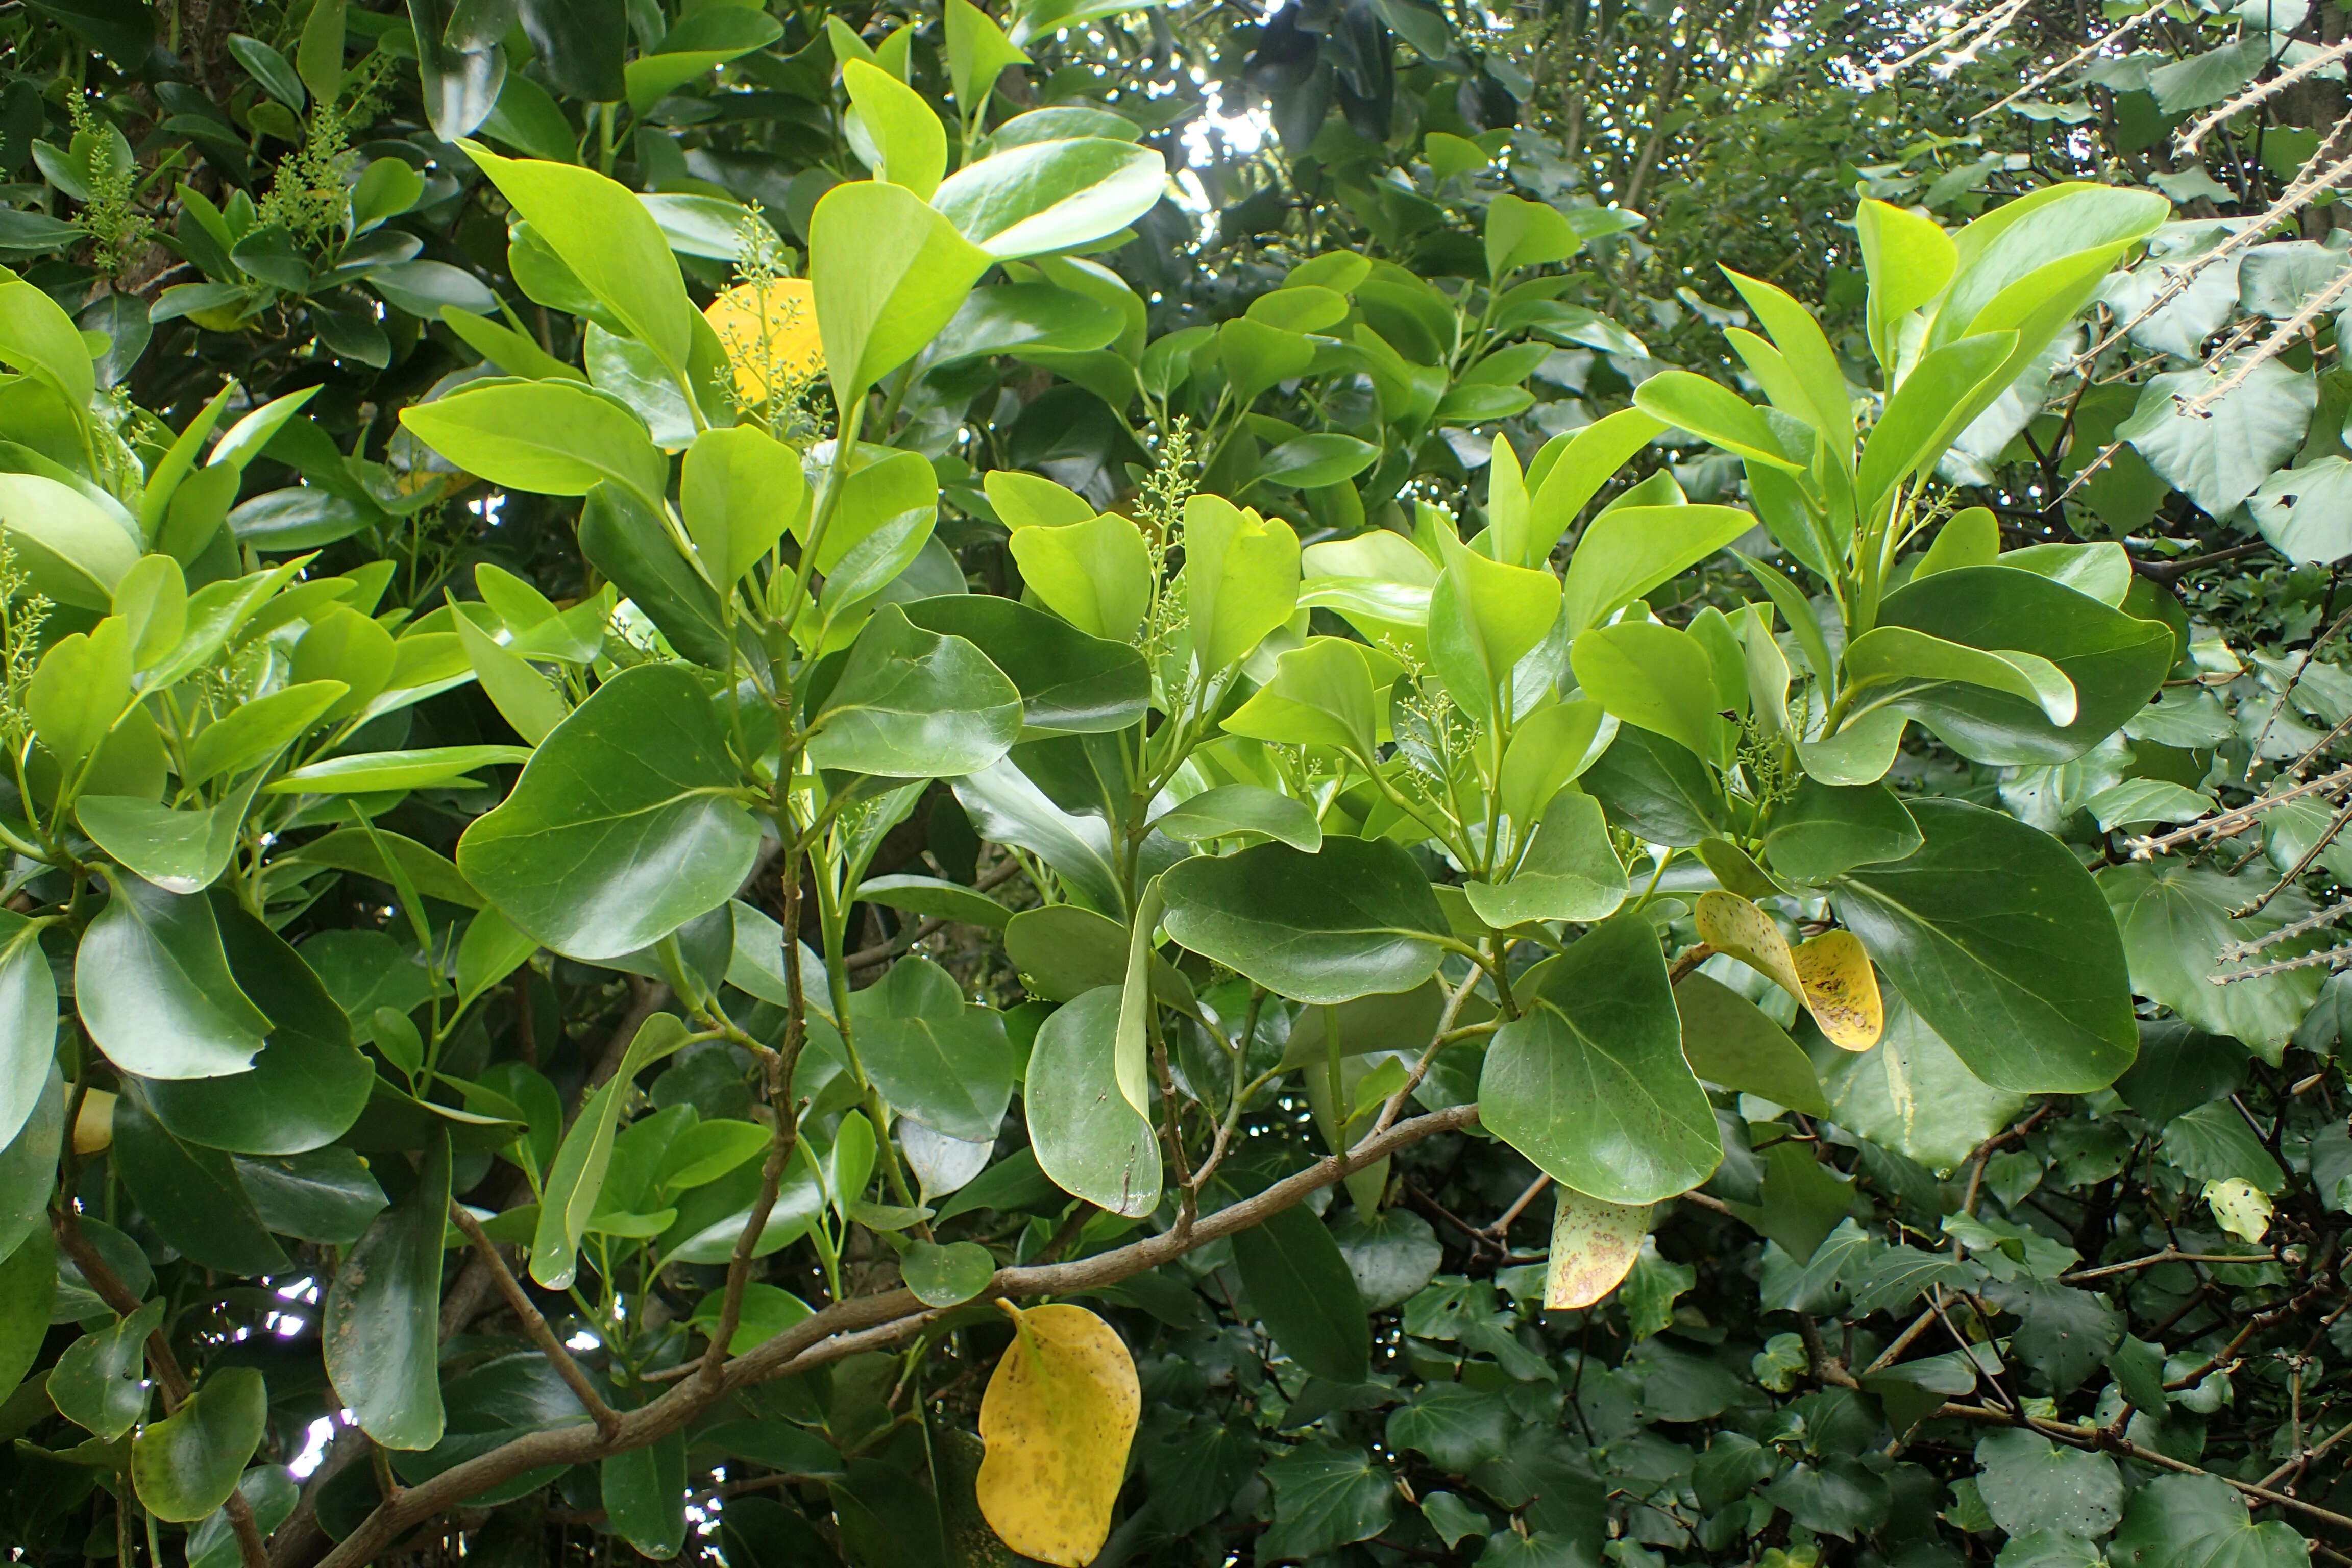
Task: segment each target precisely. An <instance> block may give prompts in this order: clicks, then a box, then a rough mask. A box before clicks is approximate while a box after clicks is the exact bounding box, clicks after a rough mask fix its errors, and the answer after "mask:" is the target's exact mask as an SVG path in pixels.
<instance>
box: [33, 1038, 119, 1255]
mask: <svg viewBox="0 0 2352 1568" xmlns="http://www.w3.org/2000/svg"><path fill="white" fill-rule="evenodd" d="M46 1070H47V1074H48V1081H47V1086H46V1087H44V1088H43V1089H42V1090H41V1097H40V1099H39V1100H36V1101H35V1102H34V1104H33V1113H32V1114H31V1115H30V1116H28V1117H26V1119H25V1124H24V1126H23V1127H22V1128H20V1129H19V1130H18V1131H17V1133H16V1137H14V1138H12V1139H10V1140H9V1141H8V1142H6V1143H5V1144H0V1248H5V1249H6V1250H7V1252H9V1253H13V1252H15V1251H16V1248H17V1247H19V1246H21V1245H23V1243H24V1240H25V1237H27V1236H30V1235H31V1234H32V1233H33V1232H34V1231H35V1230H36V1229H46V1228H47V1226H48V1223H49V1195H50V1194H51V1193H53V1192H54V1191H56V1189H57V1180H58V1148H59V1146H60V1145H61V1144H62V1143H63V1142H64V1141H65V1128H66V1084H65V1079H64V1077H63V1075H62V1074H60V1073H59V1072H58V1069H57V1068H56V1066H55V1065H54V1063H52V1064H51V1065H50V1066H49V1067H48V1068H47V1069H46ZM141 1261H142V1262H143V1261H145V1260H144V1259H143V1258H142V1260H141Z"/></svg>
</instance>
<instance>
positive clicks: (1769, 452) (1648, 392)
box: [1633, 370, 1801, 472]
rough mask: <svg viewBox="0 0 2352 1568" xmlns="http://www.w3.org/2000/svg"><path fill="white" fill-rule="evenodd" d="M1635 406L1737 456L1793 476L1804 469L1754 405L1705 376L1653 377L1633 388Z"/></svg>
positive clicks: (1682, 373)
mask: <svg viewBox="0 0 2352 1568" xmlns="http://www.w3.org/2000/svg"><path fill="white" fill-rule="evenodd" d="M1633 405H1634V406H1635V407H1637V408H1639V409H1641V410H1642V412H1643V413H1644V414H1647V415H1649V416H1651V417H1652V418H1654V419H1660V420H1664V422H1665V423H1666V424H1668V425H1672V426H1680V427H1681V428H1683V429H1685V430H1687V431H1689V432H1690V433H1691V434H1692V435H1694V436H1697V437H1703V438H1705V439H1706V440H1708V441H1712V442H1714V443H1715V444H1716V445H1717V446H1718V447H1722V448H1723V449H1724V450H1725V451H1727V452H1729V453H1731V454H1732V455H1733V456H1734V457H1738V458H1746V459H1747V460H1748V461H1749V462H1751V463H1762V464H1764V465H1766V466H1767V467H1769V468H1785V469H1788V470H1790V471H1791V472H1794V471H1796V470H1798V469H1799V468H1801V464H1798V463H1795V462H1792V461H1790V458H1788V456H1787V454H1785V453H1784V452H1783V451H1782V450H1781V448H1780V441H1779V439H1778V438H1777V437H1774V436H1773V434H1772V427H1771V426H1770V425H1769V424H1768V423H1767V422H1766V421H1765V418H1764V416H1763V413H1762V412H1761V411H1760V410H1759V409H1758V408H1757V407H1756V405H1754V404H1752V403H1749V402H1748V400H1747V399H1746V398H1744V397H1742V396H1740V395H1738V393H1736V392H1734V391H1732V390H1731V389H1730V388H1728V387H1726V386H1721V385H1718V384H1716V383H1715V382H1712V381H1709V380H1707V379H1706V377H1705V376H1703V375H1694V374H1691V373H1690V372H1689V371H1686V370H1670V371H1666V372H1664V373H1663V374H1658V375H1654V376H1652V377H1651V378H1650V379H1649V380H1647V381H1645V382H1643V384H1641V385H1640V386H1638V387H1636V388H1634V391H1633Z"/></svg>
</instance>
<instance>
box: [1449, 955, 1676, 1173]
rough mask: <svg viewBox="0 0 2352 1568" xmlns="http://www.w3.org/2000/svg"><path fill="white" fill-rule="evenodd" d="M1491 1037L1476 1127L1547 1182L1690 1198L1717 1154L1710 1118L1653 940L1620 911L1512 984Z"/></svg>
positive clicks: (1479, 1097)
mask: <svg viewBox="0 0 2352 1568" xmlns="http://www.w3.org/2000/svg"><path fill="white" fill-rule="evenodd" d="M1515 989H1517V990H1518V991H1519V992H1520V994H1521V995H1522V996H1523V998H1524V1000H1523V1002H1522V1007H1523V1009H1524V1010H1523V1011H1522V1013H1521V1016H1519V1017H1518V1018H1517V1020H1515V1021H1513V1022H1511V1023H1509V1024H1507V1025H1505V1026H1503V1028H1502V1029H1501V1030H1500V1031H1499V1032H1498V1033H1497V1034H1496V1036H1495V1040H1494V1044H1493V1045H1492V1046H1491V1047H1488V1049H1487V1052H1486V1068H1485V1070H1484V1072H1483V1073H1482V1074H1481V1075H1480V1078H1479V1082H1478V1111H1479V1120H1480V1121H1481V1123H1482V1124H1483V1125H1484V1126H1485V1127H1486V1129H1487V1131H1491V1132H1493V1133H1494V1134H1495V1135H1496V1137H1498V1138H1500V1139H1502V1140H1503V1141H1504V1142H1507V1143H1508V1144H1510V1145H1511V1147H1513V1148H1514V1149H1517V1151H1518V1152H1520V1153H1522V1154H1525V1155H1526V1156H1527V1157H1528V1159H1530V1160H1532V1161H1534V1162H1535V1163H1536V1165H1537V1167H1538V1169H1540V1170H1543V1171H1545V1172H1547V1173H1549V1174H1550V1176H1551V1177H1552V1179H1553V1180H1555V1181H1558V1182H1559V1183H1561V1184H1564V1185H1567V1186H1570V1187H1573V1188H1575V1189H1576V1190H1577V1191H1578V1192H1580V1193H1584V1194H1588V1195H1590V1196H1592V1197H1597V1198H1602V1199H1605V1200H1607V1201H1608V1202H1611V1203H1619V1204H1647V1203H1655V1202H1657V1201H1659V1200H1660V1199H1662V1198H1668V1197H1672V1196H1674V1195H1675V1194H1676V1193H1682V1192H1687V1191H1688V1190H1690V1189H1691V1188H1692V1187H1695V1186H1696V1185H1697V1184H1699V1183H1701V1182H1703V1181H1705V1180H1706V1177H1707V1175H1708V1173H1710V1172H1712V1171H1713V1170H1714V1169H1715V1167H1716V1165H1717V1163H1718V1162H1719V1161H1720V1160H1721V1159H1722V1158H1723V1146H1722V1144H1721V1142H1719V1141H1718V1138H1717V1132H1716V1127H1715V1112H1714V1110H1713V1108H1712V1107H1710V1106H1709V1105H1708V1104H1707V1100H1706V1091H1705V1090H1704V1089H1700V1088H1699V1085H1698V1080H1697V1079H1696V1078H1694V1077H1692V1076H1691V1069H1690V1068H1689V1067H1688V1066H1687V1065H1686V1064H1685V1062H1684V1060H1683V1054H1682V1025H1681V1021H1680V1019H1679V1017H1678V1016H1677V1015H1676V1013H1675V995H1674V988H1673V986H1672V985H1671V984H1669V983H1668V982H1667V979H1666V964H1665V957H1664V953H1663V952H1661V951H1660V950H1659V946H1658V938H1657V933H1656V931H1654V929H1653V928H1652V926H1651V924H1650V922H1649V921H1647V920H1646V919H1644V918H1642V917H1640V916H1636V915H1631V914H1627V915H1619V916H1617V917H1615V918H1614V919H1612V920H1610V921H1606V922H1604V923H1602V924H1601V925H1599V926H1597V927H1595V928H1593V929H1592V930H1591V931H1588V932H1587V933H1586V934H1585V935H1584V936H1583V937H1581V938H1580V939H1579V940H1578V941H1577V942H1573V943H1571V944H1570V947H1569V949H1568V951H1567V952H1565V953H1563V954H1561V955H1560V956H1559V957H1557V958H1553V959H1549V960H1547V961H1545V963H1544V964H1543V965H1542V966H1541V972H1540V973H1534V974H1531V975H1530V976H1529V977H1528V981H1527V982H1525V983H1523V984H1522V985H1521V986H1519V987H1517V988H1515Z"/></svg>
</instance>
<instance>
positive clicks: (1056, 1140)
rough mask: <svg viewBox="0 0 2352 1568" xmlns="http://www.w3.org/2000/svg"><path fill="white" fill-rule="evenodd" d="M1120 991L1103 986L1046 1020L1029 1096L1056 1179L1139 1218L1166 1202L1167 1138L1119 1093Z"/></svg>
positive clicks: (1036, 1143)
mask: <svg viewBox="0 0 2352 1568" xmlns="http://www.w3.org/2000/svg"><path fill="white" fill-rule="evenodd" d="M1119 991H1120V988H1119V987H1118V985H1116V984H1111V985H1103V986H1099V987H1097V988H1096V989H1094V990H1092V991H1088V992H1087V993H1086V994H1084V995H1082V996H1080V997H1078V998H1077V999H1076V1001H1074V1002H1071V1003H1068V1004H1066V1005H1064V1006H1063V1007H1061V1008H1059V1009H1057V1010H1056V1011H1055V1014H1054V1016H1052V1017H1050V1018H1047V1019H1046V1020H1045V1026H1044V1027H1043V1028H1041V1029H1039V1030H1038V1031H1037V1043H1036V1046H1035V1047H1034V1049H1033V1050H1032V1051H1031V1052H1030V1056H1029V1070H1028V1076H1027V1078H1026V1079H1024V1083H1025V1085H1026V1087H1025V1089H1024V1109H1025V1110H1027V1112H1028V1119H1029V1141H1030V1144H1031V1147H1033V1148H1034V1150H1035V1151H1036V1153H1037V1164H1038V1166H1039V1168H1040V1169H1042V1170H1043V1171H1044V1172H1045V1174H1046V1175H1047V1176H1049V1177H1051V1178H1052V1179H1053V1182H1054V1184H1055V1186H1057V1187H1060V1188H1061V1189H1062V1190H1063V1191H1064V1192H1066V1193H1068V1194H1070V1195H1071V1196H1073V1197H1077V1198H1084V1199H1086V1200H1087V1202H1088V1203H1091V1204H1094V1205H1097V1206H1098V1207H1100V1208H1103V1209H1106V1210H1108V1211H1109V1212H1110V1213H1112V1214H1117V1215H1129V1216H1131V1217H1134V1216H1140V1215H1148V1214H1150V1212H1151V1211H1152V1210H1153V1209H1154V1208H1157V1207H1158V1206H1159V1205H1160V1140H1159V1135H1158V1134H1157V1133H1156V1132H1155V1131H1153V1130H1152V1126H1151V1123H1150V1122H1149V1121H1145V1120H1144V1119H1143V1118H1142V1117H1140V1116H1139V1115H1137V1114H1136V1112H1135V1110H1134V1109H1133V1108H1132V1107H1130V1106H1129V1104H1128V1103H1127V1100H1126V1099H1125V1097H1124V1096H1122V1095H1121V1094H1120V1093H1119V1089H1118V1073H1117V1071H1116V1069H1115V1068H1114V1066H1113V1063H1112V1057H1113V1041H1114V1038H1115V1037H1116V1036H1117V1034H1118V1007H1119Z"/></svg>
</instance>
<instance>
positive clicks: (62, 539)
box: [0, 473, 140, 612]
mask: <svg viewBox="0 0 2352 1568" xmlns="http://www.w3.org/2000/svg"><path fill="white" fill-rule="evenodd" d="M0 533H5V535H6V536H7V540H8V542H9V544H10V545H11V546H12V547H13V548H14V549H15V550H16V560H17V563H18V564H19V565H21V566H22V567H23V568H24V570H25V574H26V579H27V586H29V587H30V588H31V589H32V590H33V592H35V593H37V594H46V595H48V596H49V598H50V599H51V600H52V601H54V602H55V603H57V604H59V605H68V606H70V607H72V608H75V609H84V610H98V611H100V612H103V611H105V610H107V609H109V608H110V607H111V606H112V605H113V603H114V589H115V585H116V584H119V583H121V581H122V574H124V573H126V572H128V571H130V570H131V566H132V565H133V564H134V563H136V562H137V561H138V559H139V554H140V544H139V541H138V540H136V539H134V538H133V537H132V536H131V533H130V531H128V530H127V529H125V528H124V527H123V526H122V525H121V524H120V523H118V522H116V521H115V520H114V519H113V518H112V517H110V516H109V515H108V514H107V513H106V512H105V511H103V510H100V508H99V507H98V505H97V504H96V503H95V502H93V501H91V500H89V498H87V497H86V496H84V495H83V494H82V493H81V492H80V491H79V490H78V489H73V488H72V487H71V486H69V485H65V484H61V483H59V482H58V480H56V479H47V478H45V477H43V476H42V475H39V474H10V473H0Z"/></svg>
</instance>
